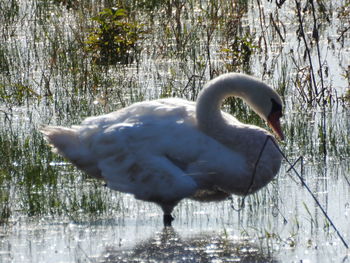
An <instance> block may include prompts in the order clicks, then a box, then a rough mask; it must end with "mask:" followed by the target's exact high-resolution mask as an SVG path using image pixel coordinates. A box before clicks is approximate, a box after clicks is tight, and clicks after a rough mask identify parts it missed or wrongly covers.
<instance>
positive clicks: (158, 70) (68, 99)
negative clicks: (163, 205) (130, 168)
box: [0, 0, 350, 262]
mask: <svg viewBox="0 0 350 263" xmlns="http://www.w3.org/2000/svg"><path fill="white" fill-rule="evenodd" d="M349 21H350V2H349V1H348V0H340V1H323V0H317V1H315V0H309V1H306V0H305V1H302V0H295V1H261V0H249V1H248V0H239V1H224V0H220V1H211V0H207V1H198V0H193V1H181V0H167V1H158V0H131V1H126V0H120V1H117V0H85V1H82V0H77V1H71V0H26V1H25V0H10V1H9V0H0V156H1V162H0V225H1V230H0V231H1V232H0V233H1V239H0V240H1V242H0V251H1V253H0V259H1V260H0V261H2V262H10V261H11V262H33V261H35V262H51V261H52V262H57V261H61V262H70V261H78V262H118V260H120V262H141V261H142V259H143V257H145V256H146V254H147V255H148V256H149V255H151V256H149V257H148V258H146V259H145V261H146V262H153V261H154V260H158V261H162V260H163V261H166V260H169V259H170V260H172V259H173V260H174V261H175V260H176V261H178V262H181V260H182V259H183V258H185V259H186V260H187V261H186V260H185V259H183V260H184V262H200V261H196V260H197V259H198V258H201V259H202V260H207V261H208V262H224V261H225V260H234V259H238V260H241V261H243V262H249V261H252V260H255V261H256V262H266V261H271V262H275V261H282V262H283V261H284V260H285V259H288V260H289V259H292V260H291V261H298V262H299V261H301V260H310V261H317V262H330V261H332V260H335V261H338V262H339V261H341V260H343V262H348V261H349V258H348V255H347V254H346V253H347V252H346V250H345V249H344V246H343V243H342V242H341V241H340V240H339V238H338V236H337V235H336V233H335V231H334V229H333V228H332V227H331V226H330V223H329V222H328V220H326V218H325V217H324V216H323V214H322V213H321V212H320V211H319V208H318V207H317V206H316V205H315V203H314V201H313V200H312V198H311V197H310V195H309V194H308V192H307V191H305V189H304V187H303V186H302V185H301V184H300V181H298V178H297V177H295V175H294V174H293V172H291V171H288V170H289V168H290V167H289V165H288V164H287V163H286V162H285V163H284V165H283V167H282V169H281V171H280V173H279V176H278V177H277V178H276V180H274V181H273V182H272V183H271V184H270V185H269V186H268V187H267V188H266V189H264V190H262V191H260V192H258V193H257V194H255V195H253V196H249V197H247V198H246V199H245V202H244V204H245V205H244V207H240V204H241V202H240V199H238V198H236V197H233V199H232V200H227V201H226V202H222V203H218V204H217V203H215V204H199V203H196V202H193V201H184V202H182V203H181V204H180V205H179V206H178V208H177V210H176V211H175V216H176V217H177V220H176V221H177V224H176V225H175V226H174V228H175V231H176V233H168V232H160V233H157V234H154V232H156V231H161V225H162V222H161V221H160V220H159V218H160V216H159V215H160V214H161V211H160V210H158V209H157V208H156V207H154V206H152V205H150V204H147V203H141V202H138V201H135V200H133V198H132V197H130V196H128V195H124V194H120V193H116V192H112V191H110V190H108V189H107V188H105V187H104V186H103V185H102V184H101V183H100V182H98V181H95V180H93V179H90V178H87V177H86V176H85V175H84V174H82V173H80V172H79V171H77V170H76V169H75V168H74V167H72V166H71V165H70V164H68V163H67V162H66V161H65V160H64V159H62V158H60V157H59V156H57V155H55V154H53V153H51V151H50V149H49V147H48V146H47V145H46V142H45V141H44V140H43V138H42V136H41V135H40V134H39V132H38V129H39V127H40V126H41V125H45V124H53V125H55V124H57V125H65V126H69V125H73V124H77V123H79V122H80V121H81V120H82V119H83V118H85V117H86V116H91V115H97V114H101V113H106V112H110V111H113V110H117V109H120V108H122V107H125V106H127V105H130V104H131V103H133V102H137V101H141V100H146V99H155V98H161V97H170V96H176V97H182V98H187V99H189V100H195V99H196V97H197V94H198V92H199V91H200V89H201V88H202V87H203V85H204V84H205V83H206V82H207V80H209V79H211V78H213V77H215V76H217V75H219V74H222V73H225V72H228V71H236V72H244V73H247V74H252V75H254V76H256V77H258V78H261V79H263V80H264V81H265V82H267V83H268V84H270V85H271V86H273V87H274V88H275V89H276V90H277V91H278V92H279V94H280V95H281V96H282V97H283V100H284V103H285V117H284V123H283V126H284V131H285V134H286V141H285V142H284V143H282V145H281V147H282V149H283V151H284V152H285V154H286V156H287V157H288V158H289V159H290V160H291V161H294V160H296V159H297V158H298V157H299V156H302V157H303V163H302V165H301V163H300V162H299V163H297V164H296V166H295V167H296V169H297V170H298V171H300V173H301V174H302V176H303V178H304V179H305V182H306V183H307V184H308V186H309V187H310V189H311V190H312V192H313V193H314V194H315V195H316V197H317V198H318V200H319V201H320V203H321V204H322V206H323V207H324V208H325V210H326V212H327V214H328V215H329V216H330V217H331V218H332V220H333V221H334V223H335V224H336V225H337V226H338V229H339V231H340V232H341V234H342V235H343V236H344V238H345V240H346V241H347V242H348V244H349V242H350V227H349V226H350V225H349V224H348V222H349V216H350V205H349V204H350V164H349V163H350V162H349V157H350V136H349V131H350V121H349V119H350V118H349V117H350V116H349V115H350V111H349V104H350V99H349V95H350V88H349V86H350V24H349ZM224 109H225V110H226V111H228V112H231V113H233V114H234V115H235V116H237V117H238V118H239V119H240V120H242V121H244V122H250V123H254V124H257V125H259V126H263V127H264V125H265V124H264V123H263V122H262V121H261V120H260V119H259V118H258V117H257V116H256V115H255V114H254V113H253V112H251V111H250V110H249V109H248V108H247V107H246V106H245V105H244V104H242V103H241V101H239V100H236V99H229V100H227V102H226V103H225V105H224ZM233 208H235V209H233ZM237 208H239V211H236V209H237ZM47 242H49V243H50V244H51V245H50V246H49V247H46V248H45V244H47ZM149 243H150V244H153V246H149V245H147V244H149ZM23 244H25V245H23ZM136 244H137V245H136ZM157 248H159V249H162V251H164V252H166V253H163V255H164V257H163V258H159V255H158V254H157V253H155V252H154V250H155V249H157ZM145 251H148V252H150V251H153V254H152V253H146V252H145ZM171 251H175V252H176V253H175V254H176V256H174V253H171ZM51 253H54V254H55V256H54V257H52V258H50V259H48V258H47V257H45V255H46V256H47V255H48V254H51ZM181 254H183V257H180V256H179V255H181ZM152 255H154V257H153V258H152ZM24 259H25V260H24ZM152 260H153V261H152ZM245 260H246V261H245Z"/></svg>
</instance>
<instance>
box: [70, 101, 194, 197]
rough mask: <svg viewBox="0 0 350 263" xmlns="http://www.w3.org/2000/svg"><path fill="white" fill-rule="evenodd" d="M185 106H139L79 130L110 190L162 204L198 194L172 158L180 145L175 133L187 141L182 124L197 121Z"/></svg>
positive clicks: (95, 120) (175, 103) (87, 123)
mask: <svg viewBox="0 0 350 263" xmlns="http://www.w3.org/2000/svg"><path fill="white" fill-rule="evenodd" d="M179 105H181V106H179ZM186 105H187V106H190V105H191V103H187V104H186ZM186 105H185V106H183V103H182V104H181V103H179V101H177V100H172V101H170V100H160V101H152V102H143V103H138V104H135V105H132V106H131V107H129V108H126V109H123V110H122V112H120V111H118V112H115V113H112V114H107V115H104V116H100V117H93V118H88V119H87V120H85V121H84V122H83V124H82V126H80V127H77V128H79V130H80V132H79V133H80V134H81V141H82V142H83V143H84V145H88V147H89V148H90V151H91V153H92V154H94V155H95V156H96V158H97V165H98V168H99V170H100V171H101V174H102V176H103V177H104V179H105V180H106V182H107V185H108V186H109V187H110V188H112V189H115V190H118V191H122V192H128V193H132V194H134V195H135V197H136V198H139V199H142V200H150V201H158V202H171V201H175V200H176V201H177V200H180V199H182V198H184V197H187V196H190V195H192V194H193V193H194V191H195V190H196V189H197V183H196V182H195V181H194V180H193V179H192V178H191V177H189V176H188V175H187V174H186V171H184V170H183V169H182V168H183V167H181V165H179V163H176V162H173V160H172V159H171V157H170V155H171V153H172V149H171V148H173V149H174V148H176V147H175V145H176V144H177V141H176V138H175V137H174V136H175V133H174V130H176V134H177V135H180V134H181V136H182V137H183V136H184V134H183V132H181V126H183V123H184V122H186V123H193V122H194V118H193V115H192V113H193V112H194V108H193V107H187V106H186ZM191 106H192V105H191ZM191 125H192V124H191ZM192 126H193V125H192ZM92 135H93V136H92ZM178 150H179V149H178ZM168 152H169V153H170V155H168V154H167V153H168ZM172 154H173V153H172Z"/></svg>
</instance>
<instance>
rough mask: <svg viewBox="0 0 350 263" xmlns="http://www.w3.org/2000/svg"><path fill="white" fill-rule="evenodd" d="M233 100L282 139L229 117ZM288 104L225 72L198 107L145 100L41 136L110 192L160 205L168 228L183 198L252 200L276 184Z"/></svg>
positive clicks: (205, 91) (202, 95)
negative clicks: (225, 106)
mask: <svg viewBox="0 0 350 263" xmlns="http://www.w3.org/2000/svg"><path fill="white" fill-rule="evenodd" d="M228 97H237V98H241V99H242V100H243V101H244V102H245V103H246V104H248V105H249V106H250V107H251V108H252V109H253V111H254V112H255V113H257V114H258V115H259V116H260V117H261V118H262V119H263V120H264V121H266V122H267V124H268V126H269V127H270V128H271V129H272V131H273V133H274V134H275V136H276V137H275V136H274V135H273V133H272V132H269V131H267V130H266V129H263V128H261V127H258V126H255V125H251V124H245V123H242V122H240V121H239V120H237V119H236V118H235V117H234V116H233V115H231V114H229V113H227V112H225V111H223V110H222V109H221V106H222V104H223V102H224V100H225V99H226V98H228ZM282 105H283V104H282V100H281V98H280V96H279V95H278V93H277V92H276V91H275V90H274V89H273V88H272V87H270V86H269V85H267V84H265V83H264V82H262V81H261V80H259V79H257V78H255V77H252V76H249V75H246V74H242V73H225V74H222V75H219V76H217V77H216V78H213V79H212V80H209V81H208V82H207V83H206V84H205V85H204V87H203V88H202V90H201V91H200V92H199V95H198V97H197V100H196V102H193V101H188V100H185V99H181V98H161V99H156V100H149V101H142V102H137V103H134V104H132V105H130V106H127V107H125V108H122V109H119V110H117V111H114V112H111V113H107V114H104V115H100V116H93V117H88V118H86V119H85V120H83V121H82V123H81V124H80V125H73V126H71V127H61V126H42V127H41V129H40V131H41V132H42V133H43V136H44V137H45V139H46V140H47V142H48V144H49V145H50V146H51V147H52V150H53V152H55V153H57V154H59V155H61V156H63V157H64V158H66V159H68V160H69V161H70V162H71V163H72V164H73V165H75V166H76V167H77V168H78V169H80V170H82V171H84V172H85V173H86V174H88V175H90V176H91V177H94V178H97V179H101V180H103V181H104V183H105V184H106V185H107V187H109V188H110V189H113V190H116V191H119V192H123V193H129V194H133V195H134V197H135V198H136V199H139V200H143V201H148V202H153V203H155V204H157V205H159V206H160V208H161V209H162V210H163V224H164V226H165V227H168V226H171V225H172V221H173V220H174V218H173V216H172V212H173V209H174V207H175V206H176V205H177V204H178V203H179V202H180V201H181V200H182V199H192V200H197V201H202V202H211V201H222V200H225V199H227V198H228V197H230V196H231V195H238V196H246V195H249V194H253V193H255V192H257V191H258V190H259V189H261V188H263V187H264V186H266V185H267V184H268V183H269V182H270V181H271V180H273V179H274V178H275V176H276V175H277V173H278V171H279V169H280V166H281V161H282V157H281V154H280V152H279V150H278V144H277V142H278V139H280V140H283V139H284V134H283V131H282V127H281V122H280V118H281V117H282V108H283V107H282ZM267 138H269V140H268V139H267ZM277 138H278V139H277Z"/></svg>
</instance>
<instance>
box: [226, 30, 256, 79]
mask: <svg viewBox="0 0 350 263" xmlns="http://www.w3.org/2000/svg"><path fill="white" fill-rule="evenodd" d="M258 48H259V47H258V46H257V45H255V44H254V42H253V37H252V36H251V35H250V34H249V33H246V34H245V35H244V36H242V37H240V36H235V38H234V40H233V42H231V43H229V44H228V45H227V47H223V48H221V50H220V53H221V54H222V56H223V59H224V60H229V61H230V62H229V63H226V64H225V66H226V68H227V70H228V71H239V69H241V70H243V72H246V73H249V71H250V58H251V56H252V55H253V54H254V52H255V51H256V50H257V49H258Z"/></svg>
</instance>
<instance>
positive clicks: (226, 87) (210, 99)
mask: <svg viewBox="0 0 350 263" xmlns="http://www.w3.org/2000/svg"><path fill="white" fill-rule="evenodd" d="M257 82H259V81H257V80H256V79H254V78H251V77H247V76H246V75H242V74H232V73H230V74H225V75H222V76H220V77H218V78H216V79H214V80H211V81H209V82H208V84H207V85H206V87H204V88H203V90H202V91H201V93H200V94H199V96H198V99H197V104H196V117H197V121H198V126H199V128H200V129H201V130H202V131H204V132H205V133H207V134H212V133H216V131H218V130H221V129H222V128H223V126H226V125H227V124H226V122H225V120H224V118H223V117H222V114H221V109H220V108H221V104H222V102H223V100H224V99H225V98H227V97H230V96H235V97H240V98H242V99H244V100H245V101H246V102H248V104H249V102H250V94H251V93H252V92H253V90H252V89H255V88H256V87H257ZM259 83H260V82H259Z"/></svg>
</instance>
